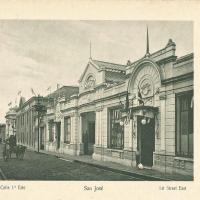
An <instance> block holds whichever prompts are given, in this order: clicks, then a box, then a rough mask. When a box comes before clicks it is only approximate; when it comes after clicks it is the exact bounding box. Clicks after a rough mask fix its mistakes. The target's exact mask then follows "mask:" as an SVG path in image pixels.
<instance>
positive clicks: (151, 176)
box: [40, 150, 193, 181]
mask: <svg viewBox="0 0 200 200" xmlns="http://www.w3.org/2000/svg"><path fill="white" fill-rule="evenodd" d="M40 153H44V154H48V155H53V156H57V157H60V158H62V159H66V160H69V161H73V162H79V163H84V164H87V165H91V166H94V167H97V168H101V169H105V170H109V171H113V172H118V173H121V174H126V175H129V176H134V177H136V178H141V179H144V180H151V181H192V180H193V179H192V177H191V176H186V175H179V174H169V173H166V174H164V173H161V172H159V171H156V170H152V169H143V170H140V169H138V168H137V167H128V166H124V165H121V164H118V163H113V162H108V161H97V160H94V159H92V157H91V156H87V155H82V156H72V155H67V154H62V153H57V152H48V151H45V150H40Z"/></svg>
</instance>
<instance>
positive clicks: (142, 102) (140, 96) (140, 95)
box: [138, 86, 144, 105]
mask: <svg viewBox="0 0 200 200" xmlns="http://www.w3.org/2000/svg"><path fill="white" fill-rule="evenodd" d="M138 101H139V104H140V105H141V104H142V105H144V101H143V100H142V94H141V92H140V88H139V86H138Z"/></svg>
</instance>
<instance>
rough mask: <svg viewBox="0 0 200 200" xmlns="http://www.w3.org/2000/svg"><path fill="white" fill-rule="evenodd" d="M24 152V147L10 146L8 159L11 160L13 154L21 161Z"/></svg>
mask: <svg viewBox="0 0 200 200" xmlns="http://www.w3.org/2000/svg"><path fill="white" fill-rule="evenodd" d="M25 151H26V147H25V146H23V145H16V146H10V148H9V158H11V155H12V153H15V154H16V158H17V159H19V160H23V158H24V154H25Z"/></svg>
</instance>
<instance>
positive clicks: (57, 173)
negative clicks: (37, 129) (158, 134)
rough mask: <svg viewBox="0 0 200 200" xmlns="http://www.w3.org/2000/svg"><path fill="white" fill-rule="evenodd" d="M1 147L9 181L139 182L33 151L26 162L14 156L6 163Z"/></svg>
mask: <svg viewBox="0 0 200 200" xmlns="http://www.w3.org/2000/svg"><path fill="white" fill-rule="evenodd" d="M0 147H1V150H0V155H1V156H0V168H1V170H2V172H3V173H4V175H5V177H6V178H7V180H80V181H88V180H91V181H92V180H97V181H126V180H127V181H130V180H139V179H138V178H133V177H130V176H126V175H122V174H119V173H115V172H111V171H106V170H103V169H98V168H96V167H92V166H88V165H86V164H81V163H75V162H73V161H70V160H69V161H67V160H61V159H59V158H57V157H55V156H52V155H45V154H40V153H36V152H32V151H27V152H26V153H25V157H24V160H17V159H16V158H15V155H14V154H13V155H12V158H11V159H9V160H8V161H6V162H5V161H3V159H2V145H0Z"/></svg>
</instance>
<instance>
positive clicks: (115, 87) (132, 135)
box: [44, 39, 193, 175]
mask: <svg viewBox="0 0 200 200" xmlns="http://www.w3.org/2000/svg"><path fill="white" fill-rule="evenodd" d="M175 52H176V44H175V43H174V42H173V41H172V40H171V39H170V40H169V41H168V43H167V44H166V46H165V47H164V48H163V49H161V50H159V51H157V52H154V53H151V54H150V53H149V48H148V46H147V52H146V55H145V56H144V57H143V58H141V59H139V60H137V61H135V62H130V61H128V62H127V64H126V65H120V64H114V63H109V62H103V61H98V60H94V59H91V58H90V59H89V62H88V64H87V66H86V68H85V70H84V72H83V73H82V75H81V77H80V79H79V92H75V93H72V94H71V95H68V96H67V98H66V97H64V98H59V99H58V100H57V101H56V102H54V104H49V105H48V108H47V114H46V127H47V128H46V137H45V141H46V144H45V146H44V148H45V150H46V151H55V152H60V153H66V154H71V155H91V156H92V158H93V159H96V160H101V161H112V162H117V163H120V164H124V165H128V166H132V165H134V166H135V165H136V164H139V163H141V164H142V165H143V166H144V167H146V168H153V169H157V170H160V171H168V172H177V173H181V174H190V175H191V174H192V173H193V54H192V53H191V54H188V55H185V56H182V57H179V58H178V57H177V56H176V53H175Z"/></svg>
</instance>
